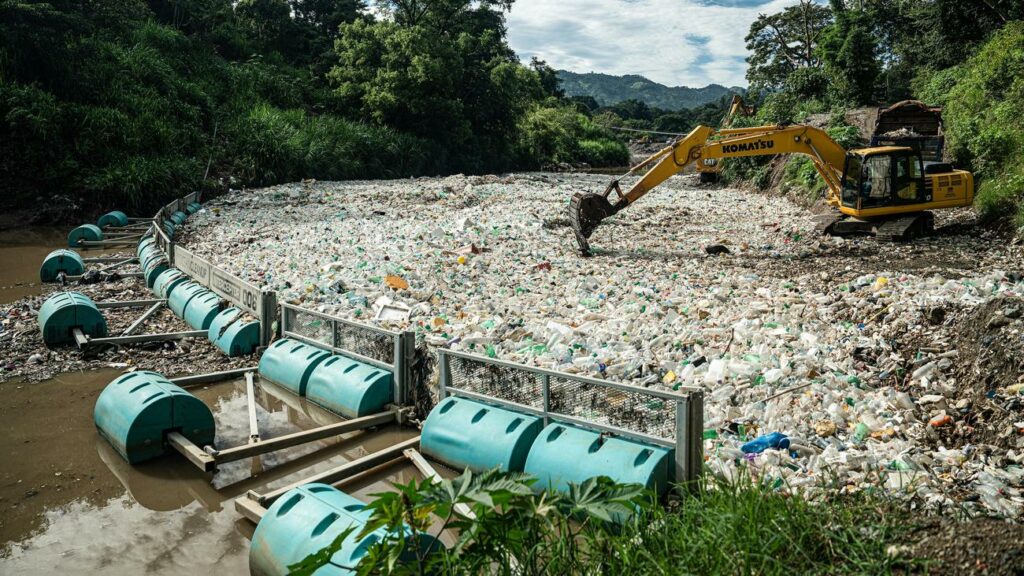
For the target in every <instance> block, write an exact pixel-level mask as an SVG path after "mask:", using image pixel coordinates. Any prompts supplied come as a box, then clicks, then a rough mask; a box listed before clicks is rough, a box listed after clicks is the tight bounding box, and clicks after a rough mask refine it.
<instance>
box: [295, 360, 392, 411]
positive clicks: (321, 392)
mask: <svg viewBox="0 0 1024 576" xmlns="http://www.w3.org/2000/svg"><path fill="white" fill-rule="evenodd" d="M306 398H309V399H310V400H311V401H312V402H314V403H316V404H319V405H320V406H323V407H324V408H327V409H328V410H330V411H331V412H334V413H336V414H341V415H342V416H345V417H346V418H359V417H361V416H368V415H370V414H376V413H377V412H380V411H381V410H383V409H384V406H386V405H387V404H388V403H389V402H391V400H392V398H394V392H393V389H392V378H391V372H388V371H387V370H381V369H380V368H377V367H376V366H371V365H369V364H365V363H363V362H359V361H357V360H352V359H351V358H347V357H345V356H337V355H335V356H331V357H330V358H328V359H327V360H326V361H324V362H323V363H321V364H320V365H319V366H317V367H316V369H314V370H313V374H312V375H310V377H309V384H308V385H307V386H306Z"/></svg>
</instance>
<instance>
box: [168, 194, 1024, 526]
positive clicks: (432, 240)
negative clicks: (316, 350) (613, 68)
mask: <svg viewBox="0 0 1024 576" xmlns="http://www.w3.org/2000/svg"><path fill="white" fill-rule="evenodd" d="M606 181H607V177H603V176H595V175H564V174H557V175H556V174H528V175H516V176H503V177H496V176H483V177H462V176H453V177H448V178H432V179H430V178H423V179H410V180H401V181H391V182H379V181H378V182H335V183H317V182H305V183H300V184H293V185H284V186H276V187H272V188H266V189H261V190H250V191H245V192H236V193H232V194H229V195H227V196H224V197H222V198H220V199H218V200H216V201H214V202H211V203H209V204H208V205H207V209H206V210H204V211H202V212H200V213H199V214H198V215H197V216H196V217H194V218H193V221H191V222H190V223H189V224H188V225H187V227H186V230H185V232H184V233H183V238H184V240H183V242H184V243H185V244H186V246H188V247H189V248H190V249H194V250H195V251H196V252H197V253H199V254H200V255H202V256H204V257H207V258H209V259H211V260H213V261H215V262H217V263H218V265H220V266H226V267H228V268H230V269H232V272H234V273H236V274H238V275H239V276H241V277H243V278H246V279H248V280H251V281H253V282H256V283H259V284H261V285H264V286H266V287H269V288H272V289H274V290H277V291H278V294H279V298H280V299H281V300H282V301H287V302H291V303H294V304H299V305H302V306H305V307H309V308H312V309H314V310H317V311H320V312H327V313H332V314H337V315H340V316H343V317H346V318H351V319H357V320H362V321H366V322H370V323H377V324H381V325H384V326H387V327H391V328H400V329H410V330H415V331H416V332H417V333H418V334H419V335H421V336H422V338H423V339H424V340H425V341H426V342H427V343H428V344H429V345H431V346H444V347H450V348H453V349H460V350H467V351H471V352H475V353H478V354H481V355H486V356H490V357H496V358H502V359H505V360H511V361H515V362H521V363H526V364H530V365H534V366H539V367H544V368H550V369H555V370H560V371H564V372H569V373H578V374H587V375H590V376H595V377H599V378H608V379H613V380H617V381H625V382H630V383H633V384H636V385H640V386H647V387H655V388H659V389H673V388H676V389H678V388H679V387H681V386H700V387H703V388H704V389H705V390H706V407H705V432H704V435H705V439H706V442H705V453H706V457H707V464H708V466H709V467H710V469H711V470H712V471H713V472H714V473H716V474H720V475H723V476H733V475H735V474H737V473H739V471H740V470H746V471H751V470H752V471H754V473H755V474H757V475H758V476H759V477H762V478H763V479H765V480H766V481H769V482H772V483H774V484H775V485H777V487H778V488H779V489H785V490H801V491H803V492H805V493H806V494H808V495H811V496H813V495H814V494H816V493H818V492H819V491H821V490H839V491H857V490H865V489H876V490H877V489H883V490H886V491H888V492H891V493H893V494H898V495H900V496H903V497H907V498H909V499H910V500H911V501H912V502H914V503H915V504H918V505H922V506H925V507H929V508H934V509H937V508H940V507H941V508H943V509H947V508H948V506H951V505H955V506H959V507H961V508H962V509H964V510H965V511H968V512H984V513H995V514H998V515H1001V516H1007V517H1019V516H1020V515H1021V514H1022V512H1024V496H1022V495H1021V489H1022V488H1024V465H1022V464H1024V402H1022V401H1024V396H1020V394H1021V392H1022V389H1024V375H1022V374H1024V372H1022V371H1021V369H1020V368H1021V367H1022V366H1024V363H1020V359H1021V357H1022V356H1021V354H1022V353H1021V350H1022V349H1024V346H1021V345H1022V344H1024V320H1022V319H1021V315H1020V311H1022V310H1024V304H1022V296H1024V279H1022V276H1021V272H1022V263H1024V247H1022V246H1019V245H1014V244H1012V243H1010V242H1008V241H1005V239H1002V238H1001V237H999V236H997V235H995V233H992V232H986V231H983V230H981V229H977V228H975V227H973V226H972V225H971V224H972V221H971V219H972V218H973V216H972V215H971V214H970V212H969V211H954V212H949V211H946V212H941V213H939V214H937V217H938V222H937V225H938V226H939V233H938V234H937V235H936V236H934V237H931V238H927V239H923V240H919V241H917V242H915V243H914V244H911V245H901V244H888V243H880V242H878V241H876V240H875V239H873V238H856V239H839V238H822V237H820V236H816V235H815V234H814V233H813V229H814V222H813V220H812V215H811V214H809V213H808V212H807V211H805V210H803V209H802V208H800V207H798V206H795V205H794V204H792V203H790V202H789V201H788V200H786V199H785V198H778V197H764V196H760V195H754V194H750V193H745V192H742V191H739V190H709V189H706V188H700V187H697V186H695V185H694V182H693V180H692V179H691V178H685V177H683V178H680V177H677V178H673V179H672V180H670V181H669V182H668V183H666V184H665V185H663V186H662V187H659V188H658V189H657V190H656V191H655V192H652V193H651V194H649V195H648V196H647V197H645V198H643V199H642V200H641V201H639V202H638V203H637V204H635V205H634V206H631V207H630V208H629V209H627V210H625V211H623V212H621V213H620V214H618V215H617V216H616V217H614V218H612V219H610V220H608V221H606V223H605V224H603V225H602V227H601V228H600V229H599V230H598V231H597V233H596V234H595V236H594V238H593V239H592V244H593V245H594V246H595V247H596V255H595V256H594V257H593V258H581V257H580V256H579V255H578V254H577V252H576V249H575V244H574V241H573V239H572V233H571V231H570V229H569V227H568V224H569V223H568V219H567V214H566V209H567V205H568V200H569V198H570V197H571V194H572V193H573V192H575V191H582V190H592V191H597V190H601V189H603V187H604V184H605V183H606ZM712 247H721V248H723V249H719V248H715V249H710V248H712ZM993 299H998V302H999V304H998V305H993V304H991V303H992V302H993V301H994V300H993ZM993 306H995V307H993ZM979 311H981V312H984V314H985V322H986V324H985V326H986V328H985V330H986V332H985V334H984V336H985V337H991V338H992V339H999V341H1001V342H1005V345H1004V346H1002V347H1001V348H1000V350H1001V351H1000V354H1001V356H1000V362H1002V363H1003V364H1002V366H1003V367H1002V368H998V369H1002V370H1004V373H1003V374H1002V375H1001V376H1000V377H999V378H995V379H992V378H986V377H985V374H984V372H985V370H987V369H992V368H993V367H991V366H987V365H986V361H985V360H983V356H984V354H985V353H986V351H987V350H989V349H991V347H990V346H985V345H978V344H977V342H975V341H971V340H970V339H969V338H968V339H965V335H967V334H968V331H969V330H974V329H975V328H976V324H977V323H978V322H979V318H980V316H979V314H980V313H981V312H979ZM997 312H998V314H997ZM995 316H998V318H999V319H998V320H994V321H992V320H990V319H991V318H992V317H995ZM972 334H975V335H977V332H976V331H975V332H973V333H972ZM1015 367H1016V368H1015ZM1014 370H1016V371H1015V372H1014Z"/></svg>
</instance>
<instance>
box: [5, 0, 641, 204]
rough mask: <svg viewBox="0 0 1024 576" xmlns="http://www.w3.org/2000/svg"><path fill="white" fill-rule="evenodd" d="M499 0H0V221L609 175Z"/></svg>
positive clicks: (599, 139) (620, 148) (588, 131)
mask: <svg viewBox="0 0 1024 576" xmlns="http://www.w3.org/2000/svg"><path fill="white" fill-rule="evenodd" d="M511 4H512V2H511V1H509V0H503V1H496V0H484V1H482V2H469V1H468V0H466V1H460V0H438V1H435V2H429V3H406V2H398V1H396V2H376V3H375V4H374V6H375V7H376V8H377V9H378V11H377V12H376V14H378V16H374V15H373V14H371V13H370V12H368V11H367V10H366V6H365V5H364V3H363V2H362V1H361V0H340V1H335V0H238V1H231V0H148V1H145V0H120V1H118V2H107V1H93V2H80V1H77V0H48V1H36V0H0V121H2V122H0V198H3V205H4V208H5V210H9V209H12V208H25V207H32V208H39V209H40V214H39V217H40V218H43V219H53V218H57V217H61V215H62V214H71V213H75V212H78V211H97V210H103V209H111V208H121V209H126V210H130V211H138V210H142V211H145V210H147V209H150V208H152V207H153V206H156V205H158V204H160V203H161V202H162V201H164V200H166V199H168V198H171V197H174V196H176V195H179V194H181V193H184V192H188V191H190V190H194V189H197V188H222V187H225V186H234V187H239V186H260V185H267V184H273V183H278V182H284V181H292V180H298V179H301V178H318V179H344V178H384V177H400V176H411V175H426V174H429V175H436V174H441V173H452V172H496V171H504V170H510V169H514V168H515V169H520V168H539V167H540V166H542V165H544V164H546V163H551V162H586V163H589V164H593V165H620V164H623V163H625V162H626V160H627V158H628V153H627V151H626V149H625V146H624V145H622V144H621V143H619V142H617V141H615V140H613V139H611V138H610V137H609V136H610V133H609V132H607V131H605V130H604V129H602V128H599V127H597V126H596V125H595V124H593V123H592V122H591V121H590V120H589V118H588V117H587V116H586V115H585V114H584V113H581V112H580V111H579V110H578V109H577V108H576V107H574V106H572V105H571V104H570V103H569V102H568V101H566V100H565V99H564V98H562V97H561V96H560V95H559V93H558V90H557V82H556V81H555V75H554V71H553V70H552V69H551V68H549V67H547V66H546V65H545V64H544V63H543V62H536V61H535V62H533V63H531V64H530V65H523V64H522V63H520V62H519V61H518V59H517V58H516V55H515V54H514V53H513V51H512V50H511V49H510V48H509V46H508V43H507V42H506V39H505V18H504V15H505V11H506V10H507V9H508V8H509V7H510V6H511Z"/></svg>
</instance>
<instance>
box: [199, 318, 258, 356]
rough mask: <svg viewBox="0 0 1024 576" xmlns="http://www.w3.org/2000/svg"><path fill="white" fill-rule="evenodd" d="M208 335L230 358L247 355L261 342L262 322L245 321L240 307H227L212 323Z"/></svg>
mask: <svg viewBox="0 0 1024 576" xmlns="http://www.w3.org/2000/svg"><path fill="white" fill-rule="evenodd" d="M207 337H208V338H209V340H210V342H213V344H214V346H216V347H217V348H220V350H221V352H224V354H226V355H227V356H228V357H230V358H233V357H235V356H246V355H248V354H252V353H253V352H254V351H255V350H256V347H257V346H259V344H260V323H259V322H256V321H252V322H245V321H243V320H242V311H241V310H239V309H238V308H235V307H231V308H225V309H224V310H221V312H220V314H217V316H216V317H214V319H213V322H211V323H210V329H209V332H208V333H207Z"/></svg>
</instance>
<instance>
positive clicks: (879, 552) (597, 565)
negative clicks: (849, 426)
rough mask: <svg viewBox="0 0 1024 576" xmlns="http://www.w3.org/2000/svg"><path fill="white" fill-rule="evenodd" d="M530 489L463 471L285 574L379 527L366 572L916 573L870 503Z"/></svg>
mask: <svg viewBox="0 0 1024 576" xmlns="http://www.w3.org/2000/svg"><path fill="white" fill-rule="evenodd" d="M534 482H535V481H534V479H532V478H530V477H529V476H526V475H523V474H506V473H497V472H485V473H483V474H480V475H474V474H472V473H469V472H467V473H464V474H463V475H462V476H460V477H458V478H454V479H450V480H441V481H439V482H434V481H432V480H429V479H427V480H423V481H421V482H417V481H412V482H410V483H409V484H406V485H397V486H396V489H397V490H396V491H393V492H387V493H384V494H377V495H376V500H374V501H373V502H371V503H370V504H369V505H368V506H367V510H369V511H371V512H372V514H373V515H372V517H371V518H370V520H369V522H368V523H367V524H366V526H365V527H364V529H363V530H362V532H361V533H356V534H353V532H354V530H353V531H349V532H345V533H342V534H341V535H340V536H339V537H338V538H337V539H336V540H335V542H334V543H333V544H332V545H331V546H329V547H328V548H326V549H324V550H322V551H320V552H318V553H316V554H313V555H310V556H309V557H307V558H306V559H305V560H304V561H302V562H301V563H298V564H296V565H294V566H290V567H289V568H290V570H291V574H292V575H293V576H304V575H310V574H314V573H316V571H317V570H319V569H320V568H321V567H322V566H324V565H325V564H327V563H328V562H329V561H330V558H331V556H332V555H333V554H334V552H335V551H336V550H337V549H339V548H340V546H341V544H342V542H343V541H344V540H345V538H347V537H349V536H354V537H355V538H362V537H365V536H366V535H367V534H369V533H371V532H373V531H375V530H378V529H382V528H383V529H385V531H386V533H387V534H389V536H385V537H384V538H381V539H379V540H376V541H374V542H373V543H372V544H371V545H370V546H369V548H368V549H367V552H366V555H365V556H363V557H362V559H361V560H360V562H359V565H358V566H357V567H356V569H357V571H358V573H359V574H367V575H368V574H380V575H396V576H397V575H405V574H409V575H412V574H459V575H462V574H466V575H469V574H523V575H541V574H564V575H570V574H631V575H646V574H652V575H653V574H779V575H790V574H819V573H841V574H880V573H889V572H892V571H898V570H900V569H904V570H907V569H909V568H912V567H913V566H908V563H907V562H906V561H905V560H902V559H901V558H899V556H898V555H895V554H891V553H888V552H887V549H888V548H889V547H890V546H891V545H892V544H893V543H895V542H897V541H898V540H899V538H900V537H902V536H903V535H904V534H903V533H902V532H901V527H900V525H899V523H901V522H905V520H904V519H903V514H900V513H899V511H898V510H896V509H895V508H894V507H893V506H892V505H890V504H888V503H886V502H885V501H883V500H880V499H878V498H872V497H870V496H845V497H842V498H841V499H839V500H835V501H828V500H826V501H824V502H819V503H817V504H811V503H809V502H807V501H806V500H805V499H804V498H803V497H801V496H800V495H796V496H795V497H794V496H787V495H785V494H781V493H778V492H775V491H773V490H772V489H771V488H770V487H769V486H768V485H767V484H761V483H757V482H755V481H752V480H750V479H749V478H743V479H740V480H738V481H736V482H725V481H716V480H710V481H709V484H708V485H706V486H702V487H701V490H700V494H699V496H696V497H694V496H685V497H683V498H682V499H681V501H680V502H679V503H678V505H677V506H674V507H672V508H665V507H663V506H662V505H661V504H660V503H659V502H658V501H657V500H656V498H655V497H654V496H653V495H651V494H649V493H647V492H645V491H644V490H643V489H642V487H641V486H639V485H621V484H615V483H614V482H612V481H611V480H609V479H608V478H593V479H590V480H587V481H585V482H583V483H582V484H579V485H572V486H570V488H569V489H568V490H567V491H565V492H554V491H539V492H536V491H534V490H533V484H534ZM456 504H459V505H464V506H467V507H469V508H470V509H471V511H472V513H473V516H472V517H469V516H466V515H464V514H463V512H461V511H460V510H459V509H458V508H457V507H456ZM437 519H439V521H440V523H441V524H442V526H441V527H442V528H446V527H447V528H454V529H456V530H458V536H456V542H455V543H454V544H453V545H452V546H450V547H448V548H445V549H440V550H435V551H434V553H433V554H424V553H422V552H421V551H420V545H419V543H418V539H420V538H422V535H424V534H427V533H428V531H429V533H436V532H435V531H434V530H431V525H432V524H434V523H435V522H436V521H438V520H437ZM902 530H905V525H904V526H903V527H902ZM399 534H404V535H408V537H398V536H397V535H399Z"/></svg>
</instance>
